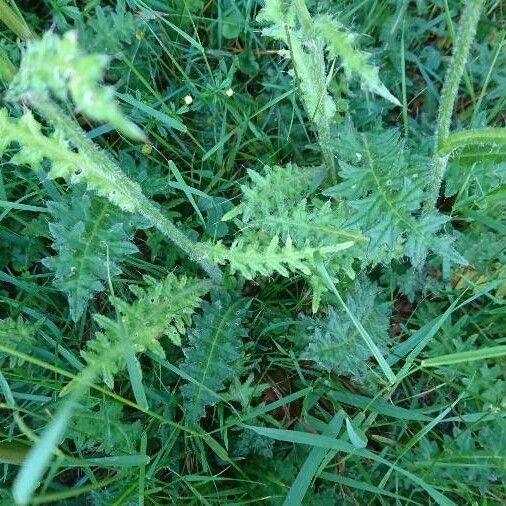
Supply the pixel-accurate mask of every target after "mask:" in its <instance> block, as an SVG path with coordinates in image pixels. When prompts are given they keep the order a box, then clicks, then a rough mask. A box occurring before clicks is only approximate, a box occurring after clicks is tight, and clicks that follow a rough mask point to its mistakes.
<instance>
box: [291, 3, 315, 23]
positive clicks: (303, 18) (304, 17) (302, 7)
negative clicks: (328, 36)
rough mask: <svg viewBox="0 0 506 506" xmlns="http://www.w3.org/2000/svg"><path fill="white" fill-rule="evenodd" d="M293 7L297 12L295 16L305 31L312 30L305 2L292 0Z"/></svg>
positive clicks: (311, 21)
mask: <svg viewBox="0 0 506 506" xmlns="http://www.w3.org/2000/svg"><path fill="white" fill-rule="evenodd" d="M293 6H294V7H295V10H296V11H297V15H298V16H299V19H300V22H301V24H302V26H303V27H304V29H305V30H307V31H309V30H311V29H312V28H313V20H312V19H311V14H310V13H309V10H308V8H307V6H306V2H305V1H304V0H293Z"/></svg>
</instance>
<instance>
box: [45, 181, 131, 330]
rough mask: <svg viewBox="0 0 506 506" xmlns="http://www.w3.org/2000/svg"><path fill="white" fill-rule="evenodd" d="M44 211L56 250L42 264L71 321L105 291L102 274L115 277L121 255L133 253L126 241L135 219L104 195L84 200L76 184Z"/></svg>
mask: <svg viewBox="0 0 506 506" xmlns="http://www.w3.org/2000/svg"><path fill="white" fill-rule="evenodd" d="M48 210H49V213H50V214H51V216H52V219H53V222H52V223H50V224H49V232H50V235H51V237H52V239H53V249H54V250H55V251H56V252H57V254H56V255H55V256H52V257H47V258H44V259H43V260H42V263H43V264H44V265H45V266H46V267H47V268H48V269H50V270H51V271H52V272H53V273H54V276H55V279H54V281H53V283H54V285H55V286H56V287H57V288H58V289H59V290H61V291H63V292H64V293H65V294H66V295H67V297H68V301H69V307H70V316H71V318H72V320H74V321H77V320H79V318H80V317H81V315H82V314H83V311H84V309H85V307H86V304H87V303H88V301H89V300H90V299H91V298H92V297H93V296H94V295H95V294H97V293H99V292H103V291H104V290H105V286H104V282H105V281H106V280H107V278H108V275H110V276H111V278H114V277H116V276H118V275H120V274H121V272H122V263H123V261H124V259H125V258H126V257H127V256H128V255H132V254H134V253H137V251H138V250H137V247H136V246H135V245H134V244H133V243H132V242H131V239H132V237H133V232H134V225H135V221H137V222H138V220H134V219H133V218H132V217H131V216H127V215H126V214H124V213H122V212H121V211H120V210H119V209H118V208H116V207H114V206H113V205H112V204H110V203H109V202H108V201H107V200H105V199H102V198H94V199H90V197H89V196H88V195H87V194H86V193H84V191H83V189H82V188H77V189H75V190H73V191H72V193H71V195H70V196H69V198H68V199H67V201H61V202H50V203H49V204H48ZM138 223H139V222H138ZM139 224H140V223H139Z"/></svg>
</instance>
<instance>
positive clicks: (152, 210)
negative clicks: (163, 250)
mask: <svg viewBox="0 0 506 506" xmlns="http://www.w3.org/2000/svg"><path fill="white" fill-rule="evenodd" d="M31 104H32V105H33V107H34V108H35V109H36V110H37V111H38V112H39V113H40V114H41V115H42V116H43V117H44V118H46V119H47V120H48V121H49V122H50V123H51V124H52V125H53V126H54V127H55V128H56V129H57V130H60V131H62V132H64V133H65V136H66V138H67V139H68V140H69V141H70V142H71V143H72V144H73V145H74V146H75V147H76V148H77V149H78V150H79V153H80V154H81V155H83V156H84V157H86V158H87V159H88V160H89V162H90V169H91V170H93V176H94V177H95V178H97V179H102V180H104V181H106V182H107V186H108V187H112V188H114V190H113V191H114V192H116V194H117V195H121V196H122V197H123V199H124V200H128V202H129V203H131V205H129V208H128V210H129V211H132V212H137V213H139V214H140V215H142V216H144V217H145V218H146V219H147V220H148V221H149V222H150V223H151V224H152V225H153V226H154V227H156V228H157V229H158V230H159V231H160V232H161V233H162V234H163V235H165V237H167V238H168V239H169V240H170V241H171V242H173V243H174V244H175V245H176V246H177V247H179V248H180V249H181V250H182V251H183V252H184V253H186V254H187V255H188V257H189V258H190V259H192V260H193V261H194V262H196V263H197V264H199V265H200V267H201V268H202V269H203V270H204V271H205V272H206V273H207V274H208V275H209V277H210V278H211V279H212V280H213V281H215V282H216V283H221V281H222V278H223V275H222V272H221V269H220V268H219V267H218V265H217V264H215V263H212V262H210V261H208V260H207V259H206V258H205V257H204V253H203V249H202V247H201V245H199V244H198V243H195V242H193V241H191V240H190V239H188V237H186V236H185V235H184V234H183V233H182V232H181V231H180V230H179V229H178V228H177V227H176V226H175V225H174V224H173V223H172V222H171V221H170V220H168V219H167V218H166V217H165V216H164V215H163V214H162V213H161V212H160V210H159V209H158V208H157V207H156V206H155V205H154V204H153V203H152V202H151V201H150V200H149V199H148V198H147V197H146V196H145V195H144V194H143V193H142V191H141V189H140V187H139V185H137V184H136V183H135V182H134V181H132V180H131V179H130V178H129V177H127V176H126V175H125V174H124V173H123V172H122V171H121V169H120V168H119V167H118V166H117V165H116V164H115V162H114V161H113V160H112V159H111V158H110V157H109V156H108V155H107V154H106V153H105V152H104V151H102V150H100V149H99V148H98V147H97V146H96V145H95V144H94V143H93V142H92V141H91V140H90V139H88V138H87V137H85V135H84V132H83V131H82V130H81V129H80V128H79V127H78V126H77V125H76V123H75V122H74V121H72V120H71V119H70V118H69V117H68V116H67V115H65V114H64V113H63V112H62V111H61V110H60V108H59V107H58V106H57V105H56V104H54V103H53V102H51V101H50V100H46V99H43V98H41V97H32V99H31ZM109 200H111V201H112V202H113V203H114V204H117V201H115V199H112V198H111V196H109Z"/></svg>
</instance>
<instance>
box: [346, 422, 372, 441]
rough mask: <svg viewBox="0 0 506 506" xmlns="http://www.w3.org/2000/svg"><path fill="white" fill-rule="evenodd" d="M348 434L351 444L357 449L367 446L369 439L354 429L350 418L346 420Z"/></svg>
mask: <svg viewBox="0 0 506 506" xmlns="http://www.w3.org/2000/svg"><path fill="white" fill-rule="evenodd" d="M346 432H348V437H349V438H350V441H351V444H352V445H353V446H354V447H355V448H365V447H366V446H367V438H366V437H365V435H363V434H360V433H359V432H358V431H357V429H355V427H353V424H352V423H351V422H350V419H349V418H346Z"/></svg>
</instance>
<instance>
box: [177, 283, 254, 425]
mask: <svg viewBox="0 0 506 506" xmlns="http://www.w3.org/2000/svg"><path fill="white" fill-rule="evenodd" d="M249 303H250V302H249V300H248V299H244V298H240V297H236V298H235V299H232V297H231V295H230V294H228V293H227V292H216V293H214V294H213V298H212V302H211V303H205V304H203V306H202V311H203V314H202V316H199V317H196V318H195V319H194V326H193V328H192V329H191V331H190V333H189V346H188V347H186V348H184V349H183V351H184V355H185V360H184V362H183V364H182V366H181V370H182V371H183V372H184V373H185V374H187V375H188V376H189V377H191V378H193V380H195V382H194V383H193V382H192V383H187V384H186V385H183V386H182V387H181V393H182V395H183V410H184V413H185V418H186V422H187V423H188V424H189V425H195V424H197V423H198V422H199V421H200V419H201V418H202V417H203V416H204V414H205V408H206V406H213V405H214V404H216V402H217V400H218V398H217V396H215V395H212V394H211V392H210V391H212V392H216V393H218V392H221V391H223V390H224V388H225V383H226V382H228V381H229V380H231V379H232V378H233V377H234V375H236V374H237V372H236V370H235V368H234V364H235V363H236V362H237V360H238V359H239V357H240V356H241V351H242V346H243V343H242V338H243V337H245V336H246V331H245V329H244V328H243V327H242V321H243V319H244V318H245V316H246V312H247V309H248V306H249Z"/></svg>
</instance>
